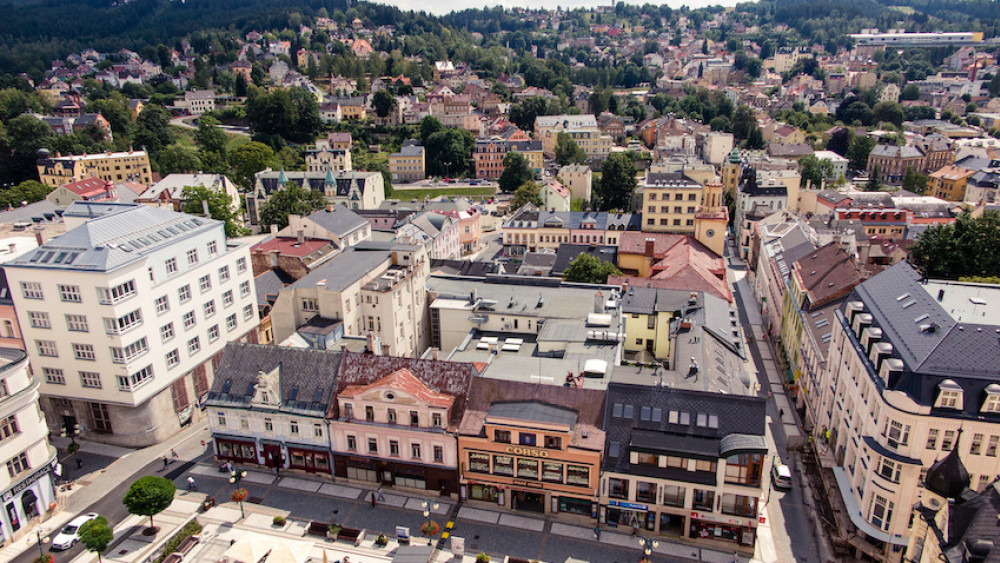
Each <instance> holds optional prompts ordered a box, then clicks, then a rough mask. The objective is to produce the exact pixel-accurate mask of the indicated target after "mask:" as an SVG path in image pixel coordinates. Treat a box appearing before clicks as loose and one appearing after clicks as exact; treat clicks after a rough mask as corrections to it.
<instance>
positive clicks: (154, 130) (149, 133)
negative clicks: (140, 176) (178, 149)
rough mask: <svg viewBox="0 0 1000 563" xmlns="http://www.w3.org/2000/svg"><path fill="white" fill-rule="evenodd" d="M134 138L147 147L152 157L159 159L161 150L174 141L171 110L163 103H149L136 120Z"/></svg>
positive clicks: (140, 144) (137, 142) (141, 145)
mask: <svg viewBox="0 0 1000 563" xmlns="http://www.w3.org/2000/svg"><path fill="white" fill-rule="evenodd" d="M133 140H134V142H135V143H136V144H137V145H139V146H140V147H146V150H147V151H148V152H149V156H150V158H153V159H154V160H155V159H158V158H159V156H160V151H162V150H163V149H165V148H167V145H169V144H170V143H172V142H174V133H173V131H171V130H170V112H169V111H167V110H166V108H164V107H163V106H161V105H157V104H147V105H146V107H144V108H142V111H141V112H139V117H137V118H136V120H135V135H133Z"/></svg>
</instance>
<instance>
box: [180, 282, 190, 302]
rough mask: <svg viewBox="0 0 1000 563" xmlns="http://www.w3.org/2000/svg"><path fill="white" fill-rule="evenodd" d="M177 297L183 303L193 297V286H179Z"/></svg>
mask: <svg viewBox="0 0 1000 563" xmlns="http://www.w3.org/2000/svg"><path fill="white" fill-rule="evenodd" d="M177 298H178V299H179V300H180V302H181V303H187V302H188V301H189V300H190V299H191V286H190V285H188V284H185V285H182V286H180V287H179V288H177Z"/></svg>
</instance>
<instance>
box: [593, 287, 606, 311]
mask: <svg viewBox="0 0 1000 563" xmlns="http://www.w3.org/2000/svg"><path fill="white" fill-rule="evenodd" d="M594 312H595V313H598V314H600V313H603V312H604V292H603V291H598V292H596V293H594Z"/></svg>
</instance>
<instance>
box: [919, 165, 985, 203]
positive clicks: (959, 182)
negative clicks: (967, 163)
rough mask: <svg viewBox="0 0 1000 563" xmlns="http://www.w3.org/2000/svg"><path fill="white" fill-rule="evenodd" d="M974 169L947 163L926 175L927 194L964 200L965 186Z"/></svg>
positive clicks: (949, 199)
mask: <svg viewBox="0 0 1000 563" xmlns="http://www.w3.org/2000/svg"><path fill="white" fill-rule="evenodd" d="M973 174H975V171H973V170H969V169H968V168H962V167H960V166H954V165H951V164H949V165H948V166H945V167H943V168H941V169H939V170H937V171H936V172H931V173H930V174H929V175H928V176H927V195H930V196H933V197H936V198H940V199H943V200H945V201H964V200H965V187H966V186H967V185H968V184H969V178H971V177H972V176H973Z"/></svg>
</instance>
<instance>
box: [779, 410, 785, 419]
mask: <svg viewBox="0 0 1000 563" xmlns="http://www.w3.org/2000/svg"><path fill="white" fill-rule="evenodd" d="M778 418H785V409H778Z"/></svg>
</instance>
